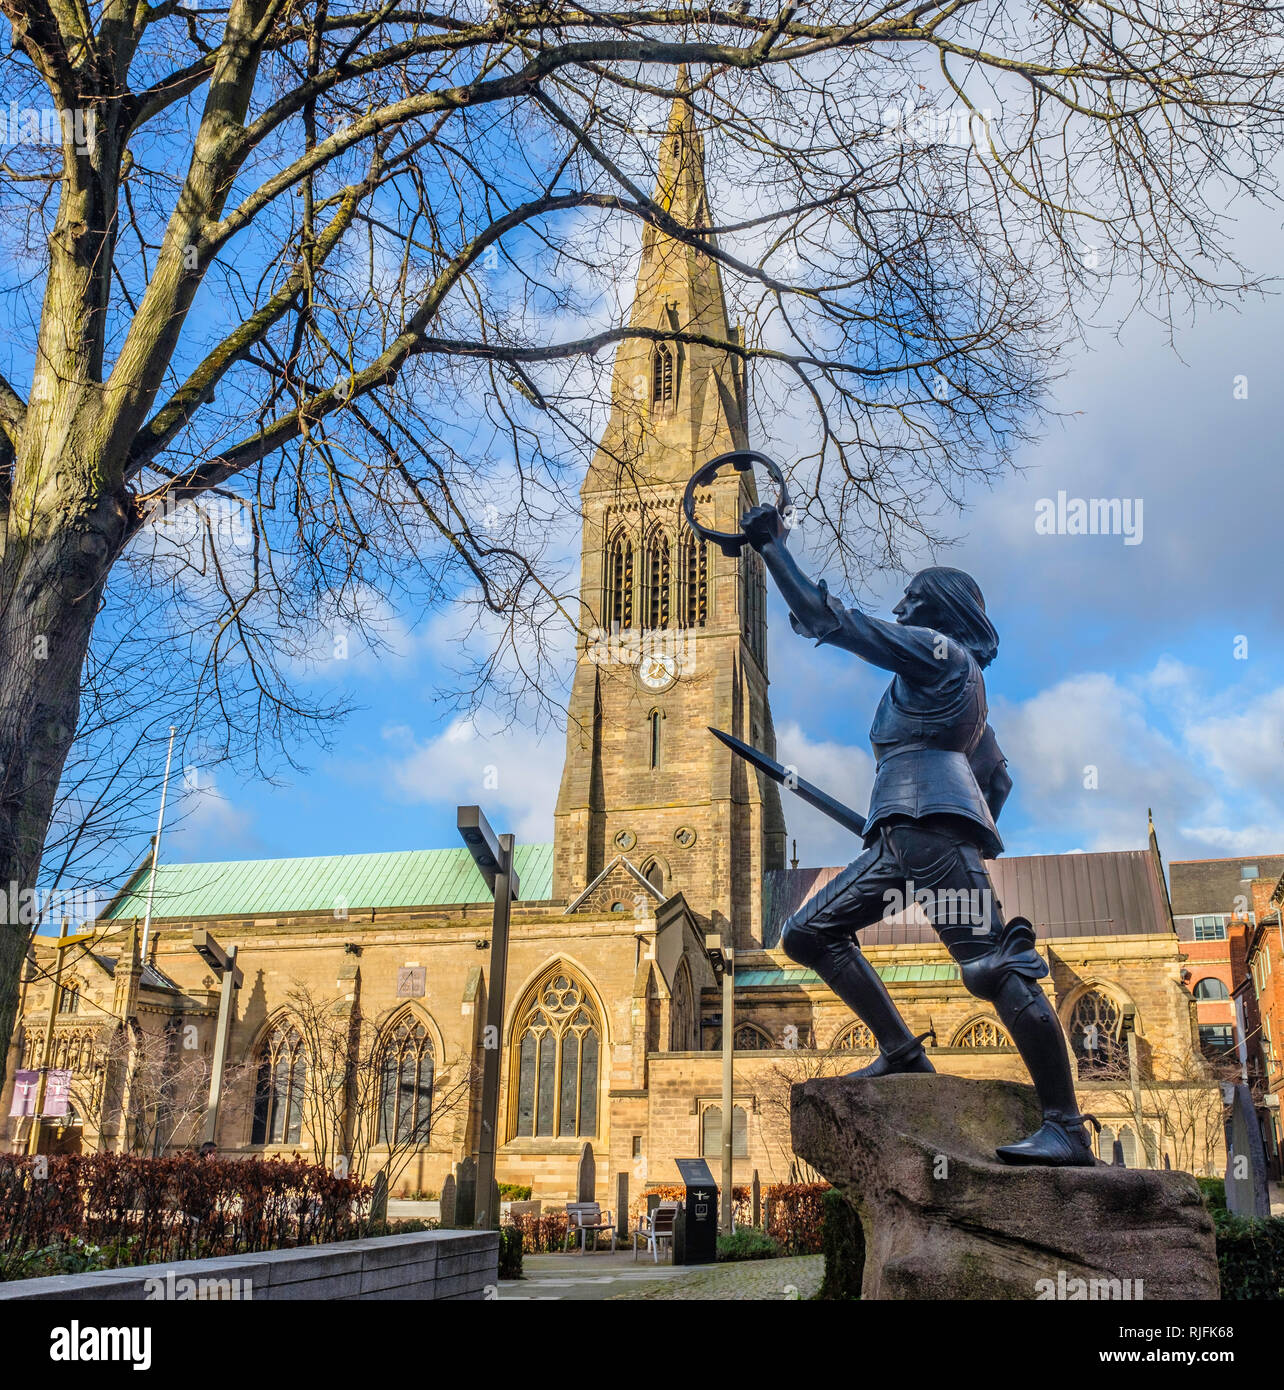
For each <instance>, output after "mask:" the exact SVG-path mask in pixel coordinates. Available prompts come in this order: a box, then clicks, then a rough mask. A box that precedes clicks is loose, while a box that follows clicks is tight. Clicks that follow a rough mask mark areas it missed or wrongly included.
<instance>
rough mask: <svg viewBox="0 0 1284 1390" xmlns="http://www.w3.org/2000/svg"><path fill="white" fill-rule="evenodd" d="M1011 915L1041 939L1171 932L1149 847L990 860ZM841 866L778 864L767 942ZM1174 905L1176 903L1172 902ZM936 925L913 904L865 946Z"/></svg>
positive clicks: (905, 938)
mask: <svg viewBox="0 0 1284 1390" xmlns="http://www.w3.org/2000/svg"><path fill="white" fill-rule="evenodd" d="M986 868H988V869H989V871H990V877H991V879H992V881H993V883H994V891H995V893H996V895H997V896H998V899H999V902H1000V903H1001V904H1002V905H1003V912H1004V915H1005V916H1006V917H1017V916H1021V917H1028V918H1029V919H1030V921H1031V922H1033V923H1034V929H1035V932H1036V934H1037V935H1038V936H1039V937H1040V938H1042V939H1047V938H1061V937H1074V936H1125V935H1127V936H1131V935H1137V934H1149V933H1155V932H1166V931H1170V930H1171V928H1170V926H1169V923H1168V912H1167V908H1166V906H1165V903H1164V893H1163V884H1162V883H1161V882H1160V878H1159V871H1158V869H1157V867H1156V865H1155V860H1154V856H1153V855H1152V854H1151V853H1150V851H1149V850H1144V849H1132V850H1121V851H1118V852H1114V853H1105V854H1031V855H1018V856H1014V857H1012V858H1004V859H995V860H987V861H986ZM840 873H842V869H841V868H825V869H773V870H771V871H770V872H769V873H767V875H766V876H765V879H764V883H763V944H764V945H765V946H769V947H770V946H776V945H778V944H779V942H780V929H781V927H782V926H784V924H785V921H786V920H787V919H788V918H789V917H790V915H791V914H792V913H794V912H796V911H797V910H798V909H799V908H800V907H801V906H802V905H803V903H805V902H806V901H807V900H808V899H809V898H810V897H811V896H812V895H813V894H814V893H815V892H816V891H817V890H818V889H820V888H822V887H823V886H824V885H825V884H826V883H828V882H829V881H830V880H831V879H832V878H835V877H836V876H837V875H838V874H840ZM1174 910H1175V904H1174ZM936 939H937V937H936V933H935V932H934V931H933V930H932V927H931V924H930V923H929V922H928V921H927V919H926V918H925V917H924V916H923V915H922V913H921V912H919V911H917V910H915V911H913V912H910V913H906V914H902V915H898V916H895V917H891V918H887V919H886V920H882V921H878V922H875V923H874V924H873V925H872V926H869V927H866V928H865V929H864V930H863V931H862V932H861V934H860V940H861V943H862V944H863V945H866V946H901V945H913V944H917V943H922V942H929V943H930V942H934V941H935V940H936Z"/></svg>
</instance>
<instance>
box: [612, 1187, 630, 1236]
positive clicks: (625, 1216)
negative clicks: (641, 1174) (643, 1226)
mask: <svg viewBox="0 0 1284 1390" xmlns="http://www.w3.org/2000/svg"><path fill="white" fill-rule="evenodd" d="M615 1225H616V1234H617V1235H618V1236H619V1237H620V1238H621V1239H624V1238H625V1237H627V1236H628V1234H629V1175H628V1174H627V1173H624V1172H620V1173H617V1174H616V1175H615Z"/></svg>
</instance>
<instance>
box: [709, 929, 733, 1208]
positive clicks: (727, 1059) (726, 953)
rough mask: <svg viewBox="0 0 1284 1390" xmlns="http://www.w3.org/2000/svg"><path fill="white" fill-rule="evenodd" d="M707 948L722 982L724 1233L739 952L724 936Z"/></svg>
mask: <svg viewBox="0 0 1284 1390" xmlns="http://www.w3.org/2000/svg"><path fill="white" fill-rule="evenodd" d="M704 948H705V951H706V953H707V954H708V957H709V964H710V965H712V966H713V973H714V974H715V975H716V976H717V977H718V979H719V980H720V981H721V982H722V1210H721V1211H720V1212H719V1213H718V1219H719V1223H720V1225H721V1226H722V1230H723V1233H724V1234H725V1235H730V1234H731V1232H732V1229H733V1212H732V1208H733V1205H734V1196H733V1188H732V1166H733V1157H732V1136H733V1132H734V1131H733V1128H732V1123H731V1121H732V1108H731V1104H732V1089H733V1083H734V1079H735V1078H734V1061H735V1050H734V1049H735V1042H736V1039H735V1031H736V1019H735V1010H736V987H735V979H736V953H735V951H734V950H733V949H732V946H731V943H730V942H729V941H728V942H726V943H725V944H724V943H723V940H722V937H721V936H708V937H706V938H705V943H704Z"/></svg>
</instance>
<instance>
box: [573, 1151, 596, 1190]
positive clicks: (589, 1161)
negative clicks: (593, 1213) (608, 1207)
mask: <svg viewBox="0 0 1284 1390" xmlns="http://www.w3.org/2000/svg"><path fill="white" fill-rule="evenodd" d="M575 1194H576V1195H575V1200H576V1201H577V1202H596V1201H597V1164H596V1163H595V1162H594V1161H593V1145H592V1144H589V1143H585V1145H584V1149H583V1152H582V1153H581V1154H580V1168H579V1173H578V1175H577V1177H576V1179H575Z"/></svg>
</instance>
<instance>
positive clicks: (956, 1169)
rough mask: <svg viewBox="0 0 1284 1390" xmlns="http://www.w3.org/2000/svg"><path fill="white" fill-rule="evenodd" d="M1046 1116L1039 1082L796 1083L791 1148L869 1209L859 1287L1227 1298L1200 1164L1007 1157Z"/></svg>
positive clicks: (976, 1294) (960, 1294)
mask: <svg viewBox="0 0 1284 1390" xmlns="http://www.w3.org/2000/svg"><path fill="white" fill-rule="evenodd" d="M1039 1122H1040V1116H1039V1107H1038V1103H1037V1101H1036V1098H1035V1093H1034V1089H1033V1087H1030V1086H1021V1085H1018V1084H1016V1083H1015V1082H1011V1081H969V1080H965V1079H964V1078H962V1077H957V1076H944V1075H940V1074H938V1075H935V1076H918V1075H916V1076H883V1077H878V1078H876V1079H874V1080H869V1081H854V1080H849V1079H847V1078H846V1077H837V1078H833V1079H830V1078H822V1079H819V1080H814V1081H807V1082H804V1083H802V1084H800V1085H796V1086H794V1088H793V1096H792V1127H793V1146H794V1151H795V1152H796V1153H798V1154H799V1155H800V1156H801V1157H802V1158H804V1159H806V1160H807V1162H808V1163H810V1164H811V1166H812V1167H813V1168H815V1169H816V1170H817V1171H818V1172H820V1173H822V1174H823V1175H824V1176H825V1178H827V1179H828V1180H829V1181H830V1182H831V1183H833V1185H834V1186H835V1187H837V1188H839V1189H840V1190H841V1191H842V1193H843V1194H844V1196H845V1197H846V1198H847V1200H848V1201H850V1202H851V1203H852V1204H853V1206H854V1207H855V1208H856V1210H857V1211H858V1212H859V1213H860V1217H861V1224H862V1226H863V1227H864V1231H865V1273H864V1279H863V1281H862V1287H861V1296H862V1298H868V1299H918V1298H924V1299H930V1298H949V1299H1008V1298H1017V1299H1037V1298H1061V1299H1076V1298H1083V1299H1093V1298H1095V1299H1110V1298H1122V1299H1144V1300H1146V1301H1150V1300H1155V1299H1173V1298H1195V1299H1215V1298H1217V1297H1218V1281H1217V1255H1216V1251H1215V1248H1214V1243H1213V1225H1212V1221H1211V1219H1210V1217H1209V1215H1208V1212H1207V1211H1206V1210H1205V1208H1204V1205H1203V1203H1202V1201H1201V1200H1200V1195H1199V1189H1198V1187H1197V1186H1196V1184H1195V1180H1194V1178H1193V1177H1191V1176H1190V1174H1189V1173H1177V1172H1171V1171H1164V1170H1160V1169H1149V1168H1143V1169H1126V1168H1113V1167H1109V1166H1107V1165H1104V1164H1103V1165H1101V1166H1099V1167H1096V1168H1014V1167H1009V1166H1007V1165H1006V1164H1003V1163H1000V1162H999V1160H998V1159H997V1158H996V1157H995V1155H994V1150H995V1146H996V1145H998V1144H1007V1143H1011V1142H1013V1141H1014V1140H1016V1139H1020V1138H1022V1137H1024V1136H1025V1135H1027V1134H1031V1133H1033V1132H1034V1130H1035V1129H1037V1128H1038V1125H1039ZM1081 1281H1082V1282H1081Z"/></svg>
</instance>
